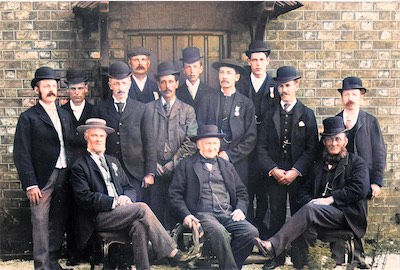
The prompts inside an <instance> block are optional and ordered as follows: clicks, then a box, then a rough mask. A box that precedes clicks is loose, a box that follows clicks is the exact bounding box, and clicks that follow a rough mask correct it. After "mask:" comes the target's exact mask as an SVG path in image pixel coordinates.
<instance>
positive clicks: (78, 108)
mask: <svg viewBox="0 0 400 270" xmlns="http://www.w3.org/2000/svg"><path fill="white" fill-rule="evenodd" d="M85 103H86V101H85V100H83V102H82V103H81V105H78V106H77V105H75V104H74V103H73V102H72V101H70V102H69V105H70V106H71V109H72V110H73V111H83V108H85Z"/></svg>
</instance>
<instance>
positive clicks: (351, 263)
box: [346, 237, 355, 270]
mask: <svg viewBox="0 0 400 270" xmlns="http://www.w3.org/2000/svg"><path fill="white" fill-rule="evenodd" d="M346 243H347V246H348V258H347V265H346V270H353V269H354V267H355V262H354V249H355V247H354V237H350V238H349V239H347V241H346Z"/></svg>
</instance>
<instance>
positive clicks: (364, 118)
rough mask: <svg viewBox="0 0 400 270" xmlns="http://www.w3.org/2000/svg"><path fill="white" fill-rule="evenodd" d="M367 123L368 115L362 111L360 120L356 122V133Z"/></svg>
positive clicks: (359, 116)
mask: <svg viewBox="0 0 400 270" xmlns="http://www.w3.org/2000/svg"><path fill="white" fill-rule="evenodd" d="M365 121H366V113H365V112H364V111H363V110H361V109H360V112H359V114H358V119H357V122H356V133H357V131H358V130H359V129H360V128H361V127H362V125H364V124H365Z"/></svg>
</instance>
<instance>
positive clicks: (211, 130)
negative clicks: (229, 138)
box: [190, 125, 225, 142]
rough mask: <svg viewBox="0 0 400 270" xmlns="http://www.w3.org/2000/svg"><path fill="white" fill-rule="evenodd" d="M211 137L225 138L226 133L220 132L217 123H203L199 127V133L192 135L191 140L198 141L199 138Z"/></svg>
mask: <svg viewBox="0 0 400 270" xmlns="http://www.w3.org/2000/svg"><path fill="white" fill-rule="evenodd" d="M211 137H216V138H223V137H225V134H223V133H220V132H219V131H218V127H217V126H216V125H203V126H199V127H198V128H197V135H196V136H193V137H191V138H190V140H191V141H193V142H196V141H197V140H199V139H202V138H211Z"/></svg>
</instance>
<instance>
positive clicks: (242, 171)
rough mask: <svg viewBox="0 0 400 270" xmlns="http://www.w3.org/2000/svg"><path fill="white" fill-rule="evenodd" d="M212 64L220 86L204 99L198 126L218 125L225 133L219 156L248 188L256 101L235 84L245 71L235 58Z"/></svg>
mask: <svg viewBox="0 0 400 270" xmlns="http://www.w3.org/2000/svg"><path fill="white" fill-rule="evenodd" d="M212 67H213V68H214V69H216V70H217V71H218V79H219V83H220V86H221V89H220V91H215V92H212V93H210V94H208V95H207V96H205V97H204V98H203V99H202V101H201V104H200V106H199V108H198V113H197V122H198V124H199V126H201V125H210V124H212V125H217V126H218V130H220V131H221V132H222V133H223V134H224V135H225V137H224V138H223V139H222V141H221V148H220V152H219V153H218V155H219V156H220V157H222V158H224V159H225V160H228V161H230V162H232V164H233V165H234V166H235V169H236V171H237V172H238V173H239V176H240V179H242V181H243V183H244V184H245V186H246V187H247V182H248V181H247V177H248V156H249V154H250V153H251V151H252V150H253V149H254V147H255V145H256V142H257V130H256V121H255V114H254V105H253V102H252V101H251V100H250V99H249V98H247V97H245V96H243V95H242V94H240V93H239V91H237V89H236V87H235V84H236V82H237V81H238V80H239V78H240V73H242V74H244V73H245V72H246V70H245V69H244V68H243V67H241V66H240V65H239V64H238V63H237V62H236V61H235V60H233V59H223V60H221V61H220V62H215V63H213V64H212Z"/></svg>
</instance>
